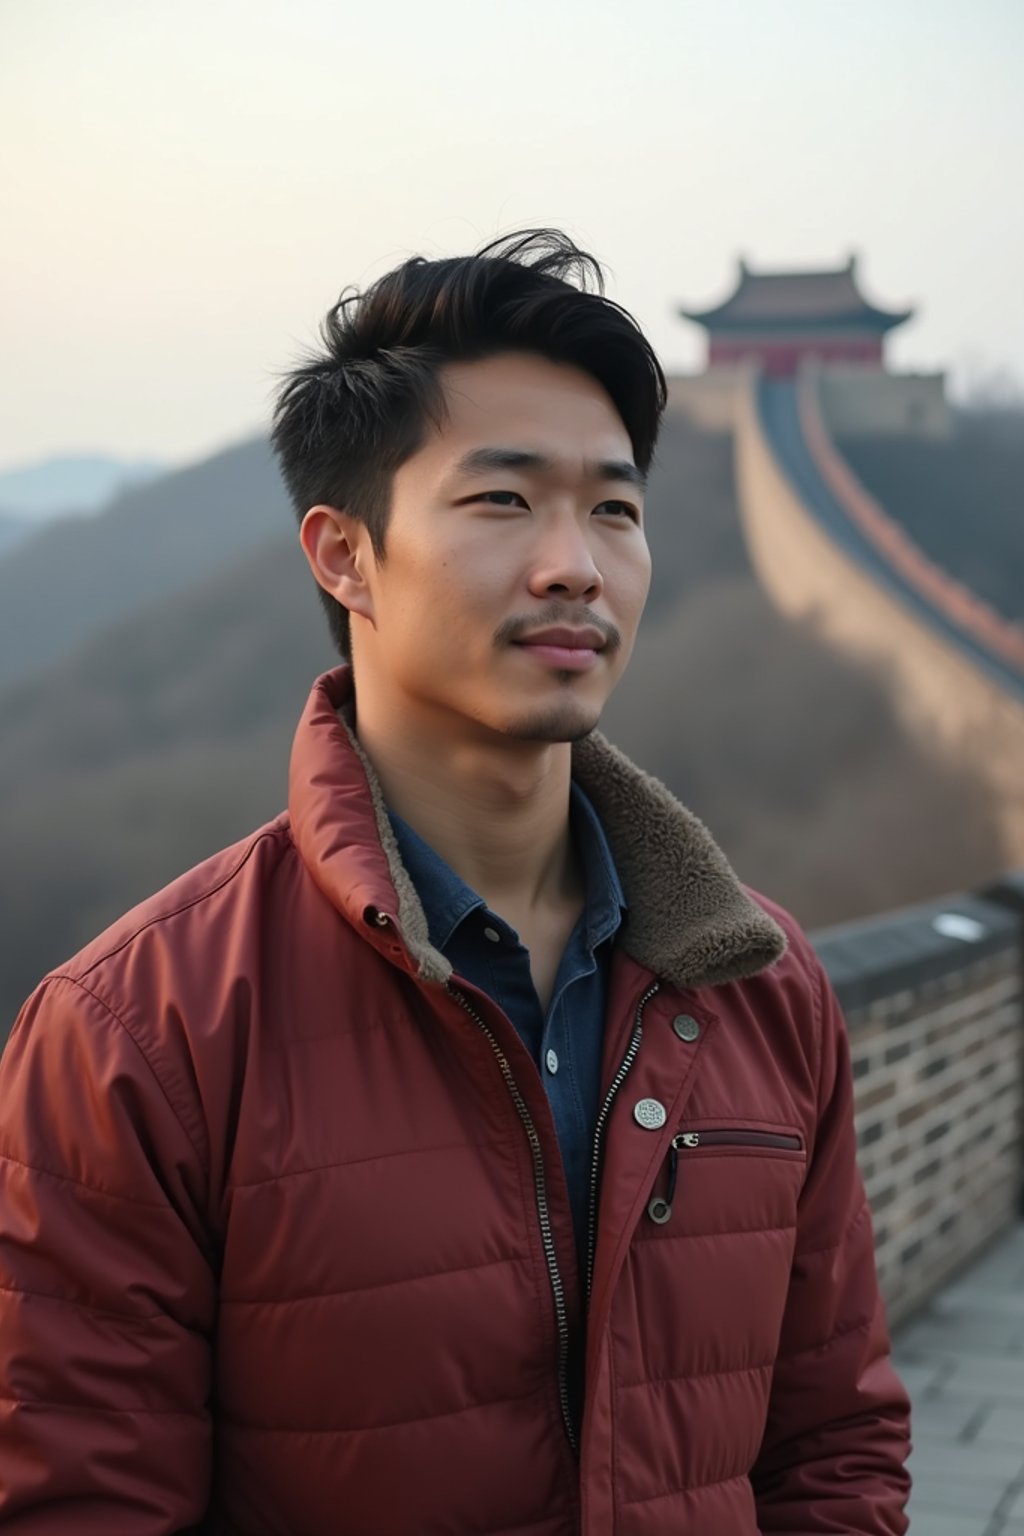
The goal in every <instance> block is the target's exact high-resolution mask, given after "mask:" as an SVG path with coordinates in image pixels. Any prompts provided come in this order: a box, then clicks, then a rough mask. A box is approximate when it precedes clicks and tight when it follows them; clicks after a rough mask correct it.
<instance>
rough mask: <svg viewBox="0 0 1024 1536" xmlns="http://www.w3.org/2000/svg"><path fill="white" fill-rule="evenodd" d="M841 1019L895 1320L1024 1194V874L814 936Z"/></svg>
mask: <svg viewBox="0 0 1024 1536" xmlns="http://www.w3.org/2000/svg"><path fill="white" fill-rule="evenodd" d="M812 938H813V942H814V944H815V948H816V949H817V951H818V954H819V956H820V957H821V960H822V963H823V964H824V966H825V969H826V971H827V972H828V974H829V977H830V979H831V981H832V984H833V986H834V987H835V989H836V991H837V994H838V996H839V999H840V1002H841V1003H842V1004H843V1008H844V1011H845V1014H846V1019H847V1024H848V1026H849V1035H850V1051H851V1058H852V1062H853V1072H854V1084H855V1093H856V1120H857V1132H858V1141H859V1146H860V1164H861V1170H862V1172H863V1175H864V1181H865V1184H866V1187H867V1191H868V1198H869V1200H870V1202H871V1206H872V1211H873V1213H874V1219H875V1239H876V1252H877V1258H878V1271H879V1278H880V1282H881V1285H882V1290H883V1292H884V1294H885V1298H886V1303H887V1306H888V1309H889V1319H890V1322H891V1323H899V1322H900V1321H902V1320H903V1319H904V1318H906V1317H907V1316H908V1315H909V1314H911V1313H913V1312H915V1311H916V1310H917V1309H918V1308H919V1307H920V1306H921V1305H922V1304H923V1303H924V1302H925V1301H927V1299H928V1298H929V1296H931V1294H932V1293H933V1292H934V1291H935V1290H937V1289H938V1287H939V1286H941V1285H942V1283H943V1282H944V1281H945V1280H947V1279H948V1278H949V1277H950V1276H951V1275H952V1274H954V1273H955V1272H956V1271H957V1270H959V1269H961V1268H963V1267H964V1266H965V1265H966V1264H967V1263H969V1262H970V1260H971V1259H972V1258H974V1256H975V1255H976V1254H978V1253H979V1252H980V1251H981V1250H982V1249H983V1248H984V1247H986V1246H987V1244H988V1243H989V1242H991V1240H992V1239H993V1238H994V1237H996V1236H997V1235H998V1234H999V1233H1000V1232H1002V1231H1003V1230H1004V1229H1005V1228H1006V1227H1008V1226H1009V1225H1010V1224H1011V1223H1012V1222H1013V1221H1014V1220H1015V1218H1016V1217H1017V1215H1018V1214H1019V1212H1020V1209H1021V1195H1022V1189H1024V1158H1022V1131H1024V873H1022V874H1021V875H1020V876H1018V877H1016V878H1015V879H1010V880H1008V881H1007V882H1005V884H1004V885H1003V886H1001V887H998V888H996V889H994V890H993V891H990V892H988V893H987V894H986V896H985V897H980V896H967V895H961V896H955V897H949V898H946V899H945V900H943V901H933V902H927V903H924V904H922V905H920V906H917V907H912V908H908V909H906V910H905V911H902V912H895V913H886V914H883V915H881V916H879V917H877V918H871V919H867V920H864V921H861V922H857V923H847V924H843V925H842V926H840V927H836V928H829V929H825V930H821V931H819V932H818V933H815V934H814V935H812Z"/></svg>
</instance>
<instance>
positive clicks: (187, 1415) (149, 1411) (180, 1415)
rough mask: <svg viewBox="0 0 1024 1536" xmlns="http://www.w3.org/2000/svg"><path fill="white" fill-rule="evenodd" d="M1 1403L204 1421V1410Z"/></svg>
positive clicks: (27, 1400) (0, 1399)
mask: <svg viewBox="0 0 1024 1536" xmlns="http://www.w3.org/2000/svg"><path fill="white" fill-rule="evenodd" d="M0 1403H10V1404H11V1405H12V1407H14V1408H52V1409H55V1410H56V1411H57V1412H58V1413H82V1414H86V1413H89V1414H91V1413H109V1414H113V1415H116V1416H117V1417H123V1416H127V1417H135V1418H161V1419H171V1418H175V1419H204V1418H206V1417H207V1414H206V1410H205V1409H203V1408H108V1407H107V1406H106V1404H105V1403H94V1402H91V1401H90V1402H88V1403H61V1402H57V1401H55V1400H52V1399H50V1398H42V1397H6V1396H2V1395H0Z"/></svg>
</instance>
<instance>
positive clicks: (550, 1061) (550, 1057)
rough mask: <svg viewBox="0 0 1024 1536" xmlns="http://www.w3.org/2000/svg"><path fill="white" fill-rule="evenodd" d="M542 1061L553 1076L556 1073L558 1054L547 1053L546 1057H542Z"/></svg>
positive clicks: (553, 1052)
mask: <svg viewBox="0 0 1024 1536" xmlns="http://www.w3.org/2000/svg"><path fill="white" fill-rule="evenodd" d="M544 1060H545V1062H546V1063H547V1068H548V1071H549V1072H550V1073H551V1074H552V1076H553V1075H554V1074H555V1073H556V1072H557V1071H558V1052H557V1051H548V1053H547V1055H546V1056H545V1057H544Z"/></svg>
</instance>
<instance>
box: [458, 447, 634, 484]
mask: <svg viewBox="0 0 1024 1536" xmlns="http://www.w3.org/2000/svg"><path fill="white" fill-rule="evenodd" d="M556 467H557V466H556V464H555V461H554V459H551V458H548V456H547V454H544V453H535V452H533V451H532V450H530V449H528V448H471V449H470V451H469V452H468V453H466V454H463V456H462V458H461V459H460V460H459V462H458V463H457V464H456V466H455V471H456V473H457V474H459V475H479V474H486V473H488V472H490V471H497V472H499V473H500V471H501V470H503V469H508V470H514V469H520V470H522V469H526V470H530V469H532V470H538V471H539V472H540V473H541V474H550V473H551V471H552V470H553V469H555V468H556ZM586 468H587V472H588V474H589V475H590V477H591V478H592V479H594V480H618V481H620V482H621V483H623V484H624V485H631V486H633V487H634V488H635V489H636V490H638V491H642V490H645V489H646V486H647V476H646V475H645V474H644V472H643V470H642V469H638V468H637V466H636V465H635V464H634V463H633V462H632V461H631V460H630V459H599V460H598V461H597V462H596V463H594V464H588V465H587V466H586Z"/></svg>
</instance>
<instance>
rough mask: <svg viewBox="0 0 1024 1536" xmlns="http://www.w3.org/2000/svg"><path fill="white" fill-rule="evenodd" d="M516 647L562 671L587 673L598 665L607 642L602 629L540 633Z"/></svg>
mask: <svg viewBox="0 0 1024 1536" xmlns="http://www.w3.org/2000/svg"><path fill="white" fill-rule="evenodd" d="M514 643H515V644H516V646H518V648H519V649H520V650H523V651H526V652H527V653H528V654H529V655H531V656H533V657H534V658H535V659H536V660H537V661H541V662H546V663H547V664H548V665H549V666H553V667H557V668H558V669H559V670H560V671H563V672H586V671H588V670H589V668H591V667H592V666H594V665H595V664H596V662H597V658H598V654H599V652H600V651H601V650H602V649H603V648H604V644H605V638H604V636H603V635H602V633H601V631H600V630H599V629H564V628H558V629H538V630H536V631H535V632H534V633H533V634H530V635H524V636H523V638H522V639H521V640H517V641H515V642H514Z"/></svg>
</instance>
